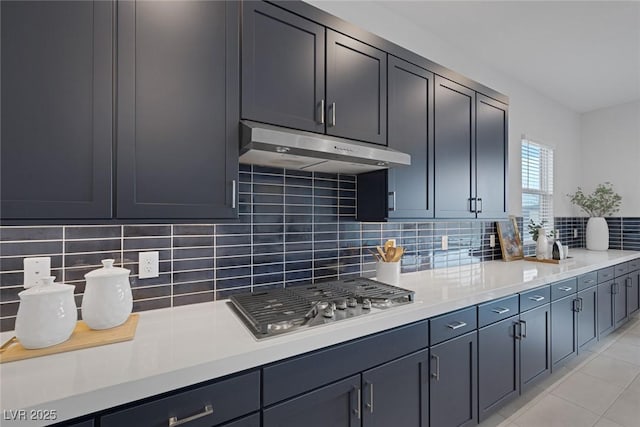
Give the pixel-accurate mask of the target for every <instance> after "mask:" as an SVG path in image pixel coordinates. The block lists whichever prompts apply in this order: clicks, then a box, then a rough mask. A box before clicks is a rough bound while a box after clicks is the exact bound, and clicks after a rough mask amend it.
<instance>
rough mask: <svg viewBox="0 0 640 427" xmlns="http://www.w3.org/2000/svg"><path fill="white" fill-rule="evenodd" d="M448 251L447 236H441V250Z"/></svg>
mask: <svg viewBox="0 0 640 427" xmlns="http://www.w3.org/2000/svg"><path fill="white" fill-rule="evenodd" d="M447 249H449V236H442V250H443V251H446V250H447Z"/></svg>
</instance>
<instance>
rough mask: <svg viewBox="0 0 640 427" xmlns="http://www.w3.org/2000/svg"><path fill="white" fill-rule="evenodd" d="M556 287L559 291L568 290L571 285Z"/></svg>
mask: <svg viewBox="0 0 640 427" xmlns="http://www.w3.org/2000/svg"><path fill="white" fill-rule="evenodd" d="M558 289H559V290H561V291H565V292H569V291H570V290H571V289H573V288H572V287H571V286H560V287H559V288H558Z"/></svg>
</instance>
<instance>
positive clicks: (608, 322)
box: [598, 280, 615, 339]
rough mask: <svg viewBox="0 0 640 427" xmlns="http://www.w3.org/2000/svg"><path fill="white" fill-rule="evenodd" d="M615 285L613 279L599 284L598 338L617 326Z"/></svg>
mask: <svg viewBox="0 0 640 427" xmlns="http://www.w3.org/2000/svg"><path fill="white" fill-rule="evenodd" d="M613 285H614V283H613V280H609V281H607V282H604V283H600V284H599V285H598V339H600V338H602V337H604V336H606V335H608V334H609V333H610V332H611V331H613V329H614V327H615V320H614V317H613V302H614V298H613V295H614V294H613V288H614V286H613Z"/></svg>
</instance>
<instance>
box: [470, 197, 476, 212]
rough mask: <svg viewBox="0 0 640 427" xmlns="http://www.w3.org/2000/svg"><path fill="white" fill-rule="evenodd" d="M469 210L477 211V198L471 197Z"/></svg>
mask: <svg viewBox="0 0 640 427" xmlns="http://www.w3.org/2000/svg"><path fill="white" fill-rule="evenodd" d="M469 212H473V213H476V198H475V197H469Z"/></svg>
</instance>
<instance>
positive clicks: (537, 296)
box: [529, 295, 544, 302]
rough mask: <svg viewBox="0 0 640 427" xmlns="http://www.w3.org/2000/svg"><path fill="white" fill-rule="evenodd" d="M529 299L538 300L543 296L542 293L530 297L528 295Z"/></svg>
mask: <svg viewBox="0 0 640 427" xmlns="http://www.w3.org/2000/svg"><path fill="white" fill-rule="evenodd" d="M529 299H530V300H532V301H536V302H540V301H542V300H543V299H544V297H543V296H542V295H534V296H532V297H529Z"/></svg>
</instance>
